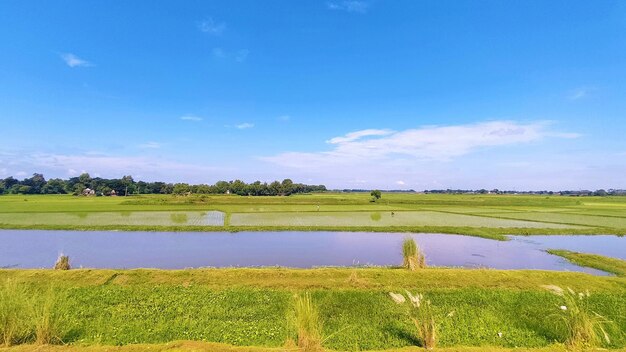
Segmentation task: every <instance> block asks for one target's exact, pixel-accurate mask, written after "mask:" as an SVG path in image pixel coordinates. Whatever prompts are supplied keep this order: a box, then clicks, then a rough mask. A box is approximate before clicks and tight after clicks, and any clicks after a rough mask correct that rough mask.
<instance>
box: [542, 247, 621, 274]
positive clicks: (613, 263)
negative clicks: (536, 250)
mask: <svg viewBox="0 0 626 352" xmlns="http://www.w3.org/2000/svg"><path fill="white" fill-rule="evenodd" d="M546 252H548V253H550V254H554V255H558V256H560V257H563V258H565V259H567V260H569V261H570V262H572V263H574V264H576V265H580V266H586V267H590V268H594V269H598V270H602V271H606V272H608V273H613V274H615V275H617V276H622V277H624V276H626V260H622V259H617V258H611V257H605V256H602V255H598V254H589V253H579V252H573V251H568V250H564V249H548V250H547V251H546Z"/></svg>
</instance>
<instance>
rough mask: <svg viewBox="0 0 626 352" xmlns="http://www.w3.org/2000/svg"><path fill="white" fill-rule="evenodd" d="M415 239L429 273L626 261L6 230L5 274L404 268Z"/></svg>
mask: <svg viewBox="0 0 626 352" xmlns="http://www.w3.org/2000/svg"><path fill="white" fill-rule="evenodd" d="M406 236H412V237H413V238H414V239H415V240H416V241H417V243H418V244H419V246H420V247H421V248H422V249H423V251H424V252H425V253H426V258H427V262H428V264H429V265H431V266H452V267H469V268H476V267H486V268H495V269H545V270H564V271H582V272H588V273H592V274H597V275H602V274H605V273H603V272H601V271H598V270H594V269H589V268H582V267H579V266H576V265H572V264H570V263H569V262H567V261H566V260H564V259H562V258H560V257H557V256H553V255H550V254H547V253H545V252H544V250H545V249H548V248H555V249H569V250H574V251H581V252H588V253H596V254H602V255H606V256H612V257H616V258H621V259H626V238H623V237H616V236H532V237H523V236H511V241H494V240H488V239H482V238H477V237H469V236H460V235H445V234H411V235H407V234H400V233H369V232H239V233H226V232H211V233H207V232H116V231H90V232H82V231H40V230H0V268H48V267H51V266H52V265H53V264H54V262H55V260H56V258H57V257H58V255H59V254H65V255H69V256H70V259H71V263H72V266H73V267H85V268H163V269H180V268H197V267H250V266H284V267H298V268H309V267H317V266H352V265H377V266H387V265H398V264H400V263H401V262H402V253H401V245H402V241H403V239H404V238H405V237H406Z"/></svg>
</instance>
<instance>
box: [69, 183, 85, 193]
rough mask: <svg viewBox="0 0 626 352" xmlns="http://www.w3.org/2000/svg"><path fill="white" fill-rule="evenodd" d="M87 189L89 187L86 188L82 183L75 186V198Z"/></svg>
mask: <svg viewBox="0 0 626 352" xmlns="http://www.w3.org/2000/svg"><path fill="white" fill-rule="evenodd" d="M86 188H87V186H85V185H84V184H82V183H77V184H75V185H74V189H73V190H72V191H73V192H72V194H73V195H75V196H79V195H81V194H83V191H84V190H85V189H86Z"/></svg>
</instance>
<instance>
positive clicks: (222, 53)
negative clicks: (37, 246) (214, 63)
mask: <svg viewBox="0 0 626 352" xmlns="http://www.w3.org/2000/svg"><path fill="white" fill-rule="evenodd" d="M211 53H212V54H213V57H214V58H216V59H231V60H235V61H237V62H244V61H246V59H247V58H248V55H250V51H249V50H248V49H240V50H237V51H226V50H224V49H222V48H219V47H217V48H213V50H212V51H211Z"/></svg>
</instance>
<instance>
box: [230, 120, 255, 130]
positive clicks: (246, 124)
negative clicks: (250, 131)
mask: <svg viewBox="0 0 626 352" xmlns="http://www.w3.org/2000/svg"><path fill="white" fill-rule="evenodd" d="M252 127H254V124H253V123H249V122H244V123H240V124H238V125H235V128H238V129H240V130H244V129H246V128H252Z"/></svg>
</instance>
